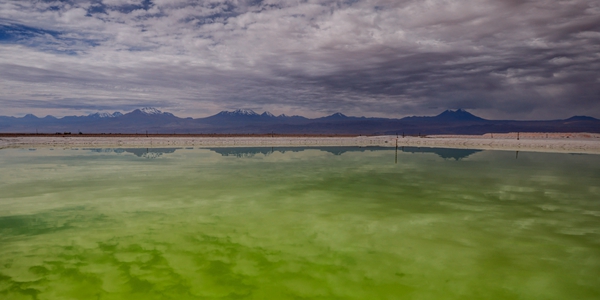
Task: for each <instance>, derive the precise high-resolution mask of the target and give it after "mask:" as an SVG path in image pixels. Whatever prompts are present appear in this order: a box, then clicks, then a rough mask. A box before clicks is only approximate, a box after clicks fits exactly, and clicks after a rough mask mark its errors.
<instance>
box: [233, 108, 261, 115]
mask: <svg viewBox="0 0 600 300" xmlns="http://www.w3.org/2000/svg"><path fill="white" fill-rule="evenodd" d="M232 114H235V115H244V116H258V114H257V113H255V112H254V111H253V110H251V109H243V108H242V109H236V110H234V111H233V112H232Z"/></svg>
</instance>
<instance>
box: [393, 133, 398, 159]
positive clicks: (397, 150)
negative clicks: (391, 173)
mask: <svg viewBox="0 0 600 300" xmlns="http://www.w3.org/2000/svg"><path fill="white" fill-rule="evenodd" d="M394 163H395V164H397V163H398V136H396V158H395V159H394Z"/></svg>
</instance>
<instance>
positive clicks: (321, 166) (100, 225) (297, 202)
mask: <svg viewBox="0 0 600 300" xmlns="http://www.w3.org/2000/svg"><path fill="white" fill-rule="evenodd" d="M402 150H403V151H402ZM0 170H1V171H2V172H1V174H0V298H1V299H598V298H600V184H599V183H600V156H598V155H572V154H548V153H527V152H519V153H515V152H501V151H476V150H453V149H428V148H421V149H418V148H405V149H400V150H399V151H398V153H396V152H395V151H394V149H389V148H388V149H386V148H322V149H300V148H245V149H244V148H229V149H227V148H220V149H219V148H217V149H198V148H196V149H3V150H0Z"/></svg>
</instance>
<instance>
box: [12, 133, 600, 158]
mask: <svg viewBox="0 0 600 300" xmlns="http://www.w3.org/2000/svg"><path fill="white" fill-rule="evenodd" d="M516 137H517V134H516V133H507V134H493V136H490V134H485V135H473V136H464V135H432V136H426V137H412V136H407V137H402V136H399V137H398V138H396V136H395V135H394V136H392V135H385V136H268V135H266V136H265V135H262V136H214V137H207V136H180V135H175V136H172V135H164V136H163V135H161V136H149V137H146V136H77V135H72V136H54V135H50V136H39V135H21V136H19V135H14V136H6V135H2V136H0V149H4V148H34V147H35V148H52V147H65V148H69V147H75V148H79V147H90V148H119V147H121V148H123V147H126V148H165V147H166V148H169V147H173V148H174V147H199V148H207V147H336V146H344V147H352V146H355V147H369V146H379V147H390V148H394V147H396V140H397V145H398V147H429V148H455V149H478V150H502V151H530V152H558V153H581V154H600V134H594V133H535V134H533V133H520V134H519V139H517V138H516Z"/></svg>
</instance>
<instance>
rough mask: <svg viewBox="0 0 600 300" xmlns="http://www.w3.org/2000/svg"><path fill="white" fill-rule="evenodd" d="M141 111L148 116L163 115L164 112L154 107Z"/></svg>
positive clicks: (141, 109)
mask: <svg viewBox="0 0 600 300" xmlns="http://www.w3.org/2000/svg"><path fill="white" fill-rule="evenodd" d="M140 111H141V112H143V113H144V114H147V115H161V114H162V113H163V112H162V111H160V110H158V109H156V108H154V107H144V108H140Z"/></svg>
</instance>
